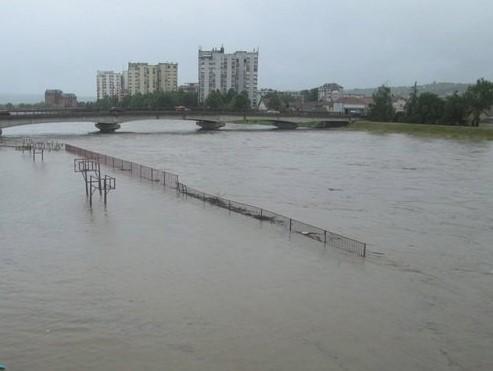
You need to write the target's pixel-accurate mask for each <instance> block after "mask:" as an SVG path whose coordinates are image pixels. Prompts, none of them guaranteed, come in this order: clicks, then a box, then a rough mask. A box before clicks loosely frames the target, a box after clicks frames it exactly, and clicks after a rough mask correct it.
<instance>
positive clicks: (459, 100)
mask: <svg viewBox="0 0 493 371" xmlns="http://www.w3.org/2000/svg"><path fill="white" fill-rule="evenodd" d="M466 116H467V105H466V101H465V99H464V97H463V96H462V95H459V94H458V92H457V91H456V92H455V93H454V94H453V95H449V96H448V97H447V98H445V104H444V106H443V116H442V119H441V120H440V121H441V122H443V123H444V124H449V125H463V124H464V123H465V120H466Z"/></svg>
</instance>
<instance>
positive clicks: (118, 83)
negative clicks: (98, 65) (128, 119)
mask: <svg viewBox="0 0 493 371" xmlns="http://www.w3.org/2000/svg"><path fill="white" fill-rule="evenodd" d="M96 82H97V94H98V100H99V99H103V98H106V97H112V98H120V97H121V96H122V74H121V73H118V72H113V71H98V73H97V76H96Z"/></svg>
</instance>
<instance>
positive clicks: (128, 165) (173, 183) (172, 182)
mask: <svg viewBox="0 0 493 371" xmlns="http://www.w3.org/2000/svg"><path fill="white" fill-rule="evenodd" d="M65 150H66V151H67V152H70V153H73V154H75V155H77V156H81V157H85V158H88V159H94V160H98V161H99V163H100V164H104V165H106V166H108V167H112V168H114V169H118V170H121V171H124V172H126V173H128V174H129V175H131V176H135V177H139V178H142V179H146V180H149V181H151V182H155V183H159V184H162V185H163V186H166V187H170V188H172V189H176V190H177V191H178V192H179V193H180V194H182V195H183V196H184V197H193V198H195V199H199V200H202V201H203V202H207V203H209V204H211V205H214V206H217V207H221V208H223V209H227V210H229V211H230V212H234V213H238V214H242V215H247V216H250V217H252V218H255V219H258V220H260V221H265V222H270V223H272V224H276V225H279V226H282V227H285V228H286V229H288V230H289V231H290V232H292V233H298V234H300V235H302V236H305V237H309V238H311V239H313V240H316V241H319V242H321V243H323V244H325V245H326V246H331V247H335V248H338V249H342V250H345V251H349V252H351V253H354V254H356V255H358V256H362V257H364V256H366V243H364V242H361V241H357V240H354V239H351V238H348V237H345V236H342V235H339V234H337V233H333V232H330V231H328V230H326V229H324V228H320V227H317V226H314V225H311V224H308V223H304V222H301V221H299V220H296V219H293V218H290V217H288V216H285V215H281V214H278V213H275V212H273V211H270V210H266V209H264V208H260V207H257V206H253V205H249V204H245V203H242V202H237V201H233V200H230V199H227V198H224V197H219V196H217V195H213V194H210V193H206V192H203V191H200V190H198V189H195V188H193V187H190V186H188V185H187V184H184V183H181V182H180V181H179V177H178V175H176V174H174V173H171V172H168V171H165V170H159V169H155V168H152V167H149V166H145V165H140V164H137V163H135V162H131V161H126V160H122V159H120V158H117V157H113V156H108V155H105V154H102V153H98V152H94V151H89V150H86V149H83V148H80V147H76V146H72V145H70V144H65Z"/></svg>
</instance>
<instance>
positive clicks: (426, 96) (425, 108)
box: [414, 93, 444, 124]
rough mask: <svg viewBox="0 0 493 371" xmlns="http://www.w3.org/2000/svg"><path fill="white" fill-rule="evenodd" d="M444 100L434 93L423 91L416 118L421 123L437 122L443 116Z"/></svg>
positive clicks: (419, 98)
mask: <svg viewBox="0 0 493 371" xmlns="http://www.w3.org/2000/svg"><path fill="white" fill-rule="evenodd" d="M443 108H444V101H443V99H442V98H440V97H439V96H438V95H436V94H433V93H422V94H420V95H419V97H418V101H417V107H416V113H415V115H416V118H417V121H414V122H418V123H421V124H436V123H437V122H438V121H439V120H440V119H441V118H442V117H443Z"/></svg>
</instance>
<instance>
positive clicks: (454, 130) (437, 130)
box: [348, 121, 493, 140]
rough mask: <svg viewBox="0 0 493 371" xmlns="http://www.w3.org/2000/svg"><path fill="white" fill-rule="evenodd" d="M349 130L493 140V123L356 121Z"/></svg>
mask: <svg viewBox="0 0 493 371" xmlns="http://www.w3.org/2000/svg"><path fill="white" fill-rule="evenodd" d="M348 130H361V131H367V132H369V133H375V134H399V133H400V134H409V135H416V136H425V137H433V138H444V139H474V140H493V125H487V124H486V125H481V126H479V127H472V126H460V125H456V126H454V125H437V124H413V123H402V122H375V121H356V122H353V123H352V124H351V125H349V127H348Z"/></svg>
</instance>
